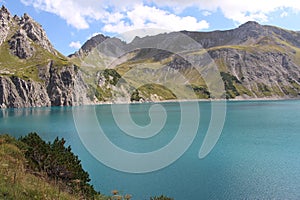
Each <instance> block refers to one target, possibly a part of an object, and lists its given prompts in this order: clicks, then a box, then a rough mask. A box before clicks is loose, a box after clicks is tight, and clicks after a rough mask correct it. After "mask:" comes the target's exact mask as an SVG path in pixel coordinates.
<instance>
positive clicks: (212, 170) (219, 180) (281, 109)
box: [0, 101, 300, 200]
mask: <svg viewBox="0 0 300 200" xmlns="http://www.w3.org/2000/svg"><path fill="white" fill-rule="evenodd" d="M186 104H188V103H186ZM151 105H152V104H133V105H130V112H131V114H132V118H133V120H134V121H135V122H136V123H137V124H139V125H141V126H143V125H146V124H148V123H149V122H150V118H149V116H148V110H149V108H150V106H151ZM161 105H163V106H164V108H165V109H166V112H167V116H168V117H167V121H166V125H165V127H164V128H163V129H162V130H161V132H160V133H159V134H157V135H156V136H154V137H152V138H149V139H138V138H132V137H128V136H127V135H125V134H124V133H123V132H122V131H121V129H120V128H118V126H116V124H115V122H114V120H113V117H112V113H111V107H110V105H99V106H95V110H96V113H97V117H98V120H99V123H100V124H101V127H102V128H103V130H104V132H105V133H107V137H108V138H109V139H110V140H111V141H112V142H113V143H115V144H116V145H118V146H119V147H121V148H123V149H126V150H128V151H134V152H149V151H154V150H156V149H158V148H161V147H163V146H164V145H166V144H167V143H168V142H169V141H171V140H172V138H173V137H174V135H175V133H176V131H177V129H178V126H179V125H178V124H179V122H180V107H179V104H178V103H163V104H161ZM89 108H90V107H89ZM199 108H200V111H201V113H200V114H201V120H200V123H199V129H198V133H197V136H196V138H195V140H194V141H193V143H192V145H191V146H190V148H189V149H188V150H187V151H186V152H185V153H184V155H183V156H182V157H181V158H179V159H178V160H177V161H176V162H175V163H173V164H171V165H170V166H168V167H166V168H164V169H162V170H158V171H154V172H150V173H145V174H130V173H124V172H119V171H116V170H113V169H111V168H109V167H106V166H105V165H103V164H102V163H100V162H99V161H97V160H96V159H95V158H94V157H93V156H92V155H90V154H89V152H88V151H87V149H86V148H85V147H84V146H83V144H82V143H81V141H80V139H79V136H78V134H77V131H76V128H75V124H74V120H73V114H72V108H68V107H64V108H60V107H59V108H32V109H5V110H0V132H1V133H10V134H11V135H13V136H16V137H19V136H22V135H24V134H26V133H28V132H33V131H35V132H38V133H39V134H40V135H41V137H42V138H43V139H45V140H53V139H54V138H55V137H56V136H59V137H64V138H65V139H66V140H67V142H68V144H69V145H71V147H72V149H73V151H74V152H75V153H76V154H78V155H79V158H80V159H81V160H82V164H83V166H84V169H85V170H87V171H88V172H89V173H90V175H91V179H92V184H93V185H94V186H95V188H96V189H98V190H100V191H101V192H102V193H105V194H110V191H111V190H113V189H118V190H119V191H121V192H123V193H124V194H125V193H130V194H132V195H133V199H134V200H143V199H149V197H150V196H154V195H160V194H165V195H167V196H171V197H174V198H175V199H176V200H194V199H299V198H300V193H299V191H300V101H251V102H248V101H243V102H228V103H227V114H226V121H225V125H224V129H223V132H222V135H221V137H220V139H219V141H218V143H217V144H216V146H215V147H214V149H213V150H212V151H211V152H210V154H209V155H208V156H207V157H205V158H204V159H199V158H198V153H199V148H200V146H201V144H202V142H203V138H204V136H205V133H206V130H207V128H208V124H209V120H210V103H208V102H199ZM119 114H120V115H121V114H122V113H119ZM158 114H159V113H158ZM91 130H92V129H91ZM186 131H187V134H188V132H189V130H186ZM99 146H101V144H99ZM104 151H105V150H104ZM108 153H110V152H108Z"/></svg>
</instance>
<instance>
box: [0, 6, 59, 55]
mask: <svg viewBox="0 0 300 200" xmlns="http://www.w3.org/2000/svg"><path fill="white" fill-rule="evenodd" d="M0 23H1V24H0V45H1V44H3V42H5V41H8V43H9V46H10V50H11V53H12V54H13V55H15V56H17V57H19V58H20V59H27V58H30V57H31V56H32V55H33V54H34V53H35V52H36V49H35V48H34V45H33V44H35V45H38V46H40V47H41V48H43V49H45V50H47V51H48V52H50V53H51V54H53V55H57V51H56V50H55V49H54V47H53V46H52V44H51V43H50V41H49V39H48V38H47V35H46V33H45V31H44V30H43V28H42V26H41V25H40V24H38V23H37V22H35V21H34V20H33V19H32V18H31V17H30V16H29V15H27V14H24V15H23V16H22V17H21V18H19V17H18V16H14V17H12V16H11V14H10V13H9V11H8V10H7V9H6V8H5V7H4V6H2V7H1V9H0Z"/></svg>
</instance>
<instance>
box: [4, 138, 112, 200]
mask: <svg viewBox="0 0 300 200" xmlns="http://www.w3.org/2000/svg"><path fill="white" fill-rule="evenodd" d="M64 143H65V141H64V140H63V139H61V140H59V139H56V140H55V141H54V142H53V143H46V142H44V141H43V140H41V138H40V137H39V136H38V135H37V134H36V133H30V134H29V135H27V136H25V137H23V138H20V139H19V140H16V139H14V138H12V137H10V136H8V135H0V199H12V200H13V199H22V200H26V199H28V200H32V199H66V200H68V199H70V200H71V199H99V200H104V199H107V197H104V196H102V195H100V194H99V193H98V192H96V191H95V190H94V189H93V187H92V186H91V185H90V184H89V183H88V181H89V176H88V174H87V172H85V171H84V170H83V169H82V167H81V164H80V160H79V159H78V157H77V156H75V155H74V154H73V153H72V152H71V148H70V147H67V148H66V147H64Z"/></svg>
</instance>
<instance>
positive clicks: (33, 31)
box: [19, 13, 57, 55]
mask: <svg viewBox="0 0 300 200" xmlns="http://www.w3.org/2000/svg"><path fill="white" fill-rule="evenodd" d="M19 25H20V27H21V29H22V30H24V31H25V32H26V35H27V37H28V38H30V39H31V40H32V41H33V42H35V43H37V44H38V45H40V46H41V47H42V48H44V49H46V50H47V51H49V52H50V53H52V54H54V55H56V54H57V53H56V51H55V49H54V48H53V46H52V44H51V43H50V41H49V39H48V38H47V35H46V33H45V31H44V30H43V28H42V26H41V25H40V24H38V23H36V22H35V21H34V20H33V19H32V18H31V17H30V16H29V15H27V14H26V13H25V14H24V16H23V17H22V18H21V19H20V21H19Z"/></svg>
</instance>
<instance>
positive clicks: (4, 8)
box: [0, 5, 10, 15]
mask: <svg viewBox="0 0 300 200" xmlns="http://www.w3.org/2000/svg"><path fill="white" fill-rule="evenodd" d="M3 14H8V15H10V12H9V11H8V9H7V8H6V7H5V6H4V5H2V6H1V9H0V15H3Z"/></svg>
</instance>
